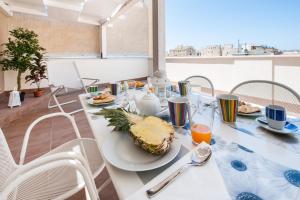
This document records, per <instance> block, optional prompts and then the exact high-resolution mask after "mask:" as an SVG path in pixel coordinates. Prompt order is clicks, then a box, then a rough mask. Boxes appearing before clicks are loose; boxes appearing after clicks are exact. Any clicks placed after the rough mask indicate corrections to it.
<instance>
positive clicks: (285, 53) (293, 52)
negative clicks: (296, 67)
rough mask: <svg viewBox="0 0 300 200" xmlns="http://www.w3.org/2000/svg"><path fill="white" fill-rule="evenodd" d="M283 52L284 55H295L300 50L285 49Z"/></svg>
mask: <svg viewBox="0 0 300 200" xmlns="http://www.w3.org/2000/svg"><path fill="white" fill-rule="evenodd" d="M282 54H284V55H295V54H300V50H297V49H296V50H284V51H282Z"/></svg>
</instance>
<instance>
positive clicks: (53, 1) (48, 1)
mask: <svg viewBox="0 0 300 200" xmlns="http://www.w3.org/2000/svg"><path fill="white" fill-rule="evenodd" d="M44 3H45V5H46V6H51V7H56V8H63V9H66V10H73V11H78V12H81V11H82V8H83V5H84V3H76V4H70V3H64V2H60V1H58V0H44Z"/></svg>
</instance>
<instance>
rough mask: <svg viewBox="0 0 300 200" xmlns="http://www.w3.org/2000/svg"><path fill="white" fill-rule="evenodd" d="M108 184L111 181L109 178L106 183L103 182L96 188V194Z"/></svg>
mask: <svg viewBox="0 0 300 200" xmlns="http://www.w3.org/2000/svg"><path fill="white" fill-rule="evenodd" d="M110 183H111V179H110V178H108V179H106V181H104V183H103V184H102V185H101V186H100V187H99V188H97V191H98V193H99V192H101V191H102V190H103V189H104V188H105V187H106V186H108V185H109V184H110Z"/></svg>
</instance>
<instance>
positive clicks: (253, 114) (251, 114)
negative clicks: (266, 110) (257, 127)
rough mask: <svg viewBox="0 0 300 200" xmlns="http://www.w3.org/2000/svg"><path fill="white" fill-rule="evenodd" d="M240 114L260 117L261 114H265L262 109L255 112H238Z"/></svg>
mask: <svg viewBox="0 0 300 200" xmlns="http://www.w3.org/2000/svg"><path fill="white" fill-rule="evenodd" d="M238 115H240V116H245V117H260V116H262V115H263V113H262V111H260V112H255V113H242V112H238Z"/></svg>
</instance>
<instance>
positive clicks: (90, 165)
mask: <svg viewBox="0 0 300 200" xmlns="http://www.w3.org/2000/svg"><path fill="white" fill-rule="evenodd" d="M54 117H64V118H66V119H68V120H69V121H70V123H71V125H72V127H73V129H74V132H75V135H76V138H77V139H74V140H71V141H69V142H67V143H65V144H63V145H61V146H59V147H57V148H55V149H53V150H51V151H50V152H48V153H47V154H45V155H43V156H42V157H40V158H37V159H36V160H37V161H36V162H38V160H40V159H42V160H43V159H45V158H47V157H49V156H53V155H57V154H59V155H60V154H62V155H64V154H63V153H67V152H73V153H76V154H79V155H82V156H83V157H84V158H85V162H86V166H87V169H88V170H89V171H90V174H91V177H92V178H94V179H95V178H96V177H97V176H98V175H99V174H100V173H101V172H102V171H103V169H104V168H105V165H104V162H103V160H102V157H101V154H100V151H99V148H98V145H97V143H96V141H95V139H91V138H81V136H80V133H79V130H78V127H77V125H76V122H75V119H74V117H73V116H71V115H70V114H67V113H63V112H60V113H51V114H48V115H44V116H42V117H39V118H38V119H36V120H35V121H34V122H32V123H31V125H30V126H29V127H28V129H27V131H26V133H25V136H24V141H23V145H22V149H21V155H20V161H19V165H23V164H24V161H25V156H26V151H27V147H28V142H29V138H30V134H31V132H32V129H33V128H34V127H35V126H36V125H37V124H38V123H40V122H41V121H43V120H46V119H51V118H54ZM41 134H42V133H41ZM3 158H4V163H8V161H6V160H5V156H3ZM10 158H11V160H13V159H12V156H11V155H10ZM0 163H1V161H0ZM12 166H13V167H4V168H2V169H4V170H2V169H1V172H0V185H1V173H2V172H3V173H4V174H10V173H11V172H12V171H14V170H15V169H17V166H16V165H12ZM61 172H62V173H61V174H59V171H58V172H57V173H58V174H57V173H55V176H59V175H60V176H62V177H65V178H66V180H67V178H68V177H67V176H68V171H67V170H61ZM70 176H71V175H70ZM56 178H57V177H56ZM71 178H72V177H71ZM73 178H74V177H73ZM12 180H13V179H12ZM62 181H63V180H62ZM79 182H80V184H78V185H77V186H76V189H72V192H70V193H72V194H74V193H76V192H78V191H79V190H80V189H82V188H83V187H84V184H83V182H82V181H79ZM110 182H111V180H110V179H107V180H106V181H105V182H104V183H103V184H102V185H101V186H100V187H99V188H98V189H97V192H100V191H101V190H102V189H103V188H104V187H106V186H107V185H108V184H109V183H110ZM70 183H72V182H70ZM51 185H52V184H51ZM53 185H54V186H53V187H55V184H54V183H53ZM67 194H69V193H67ZM33 199H34V198H33Z"/></svg>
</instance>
